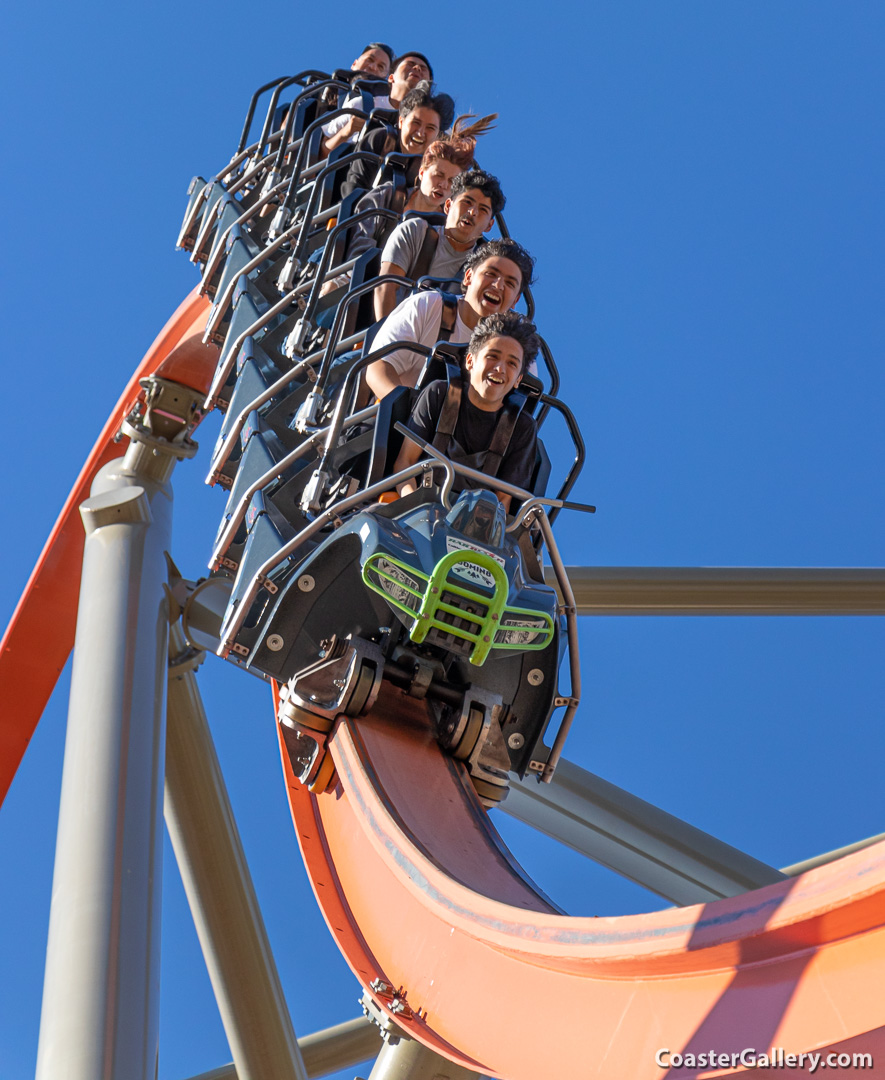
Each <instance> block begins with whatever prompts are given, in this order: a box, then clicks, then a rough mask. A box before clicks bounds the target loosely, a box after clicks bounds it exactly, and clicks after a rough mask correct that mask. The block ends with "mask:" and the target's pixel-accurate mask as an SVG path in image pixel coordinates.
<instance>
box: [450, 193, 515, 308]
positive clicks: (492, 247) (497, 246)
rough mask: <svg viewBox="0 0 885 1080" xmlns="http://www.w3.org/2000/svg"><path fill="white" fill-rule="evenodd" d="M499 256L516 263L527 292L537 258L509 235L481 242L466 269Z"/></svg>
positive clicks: (469, 259) (468, 260) (469, 257)
mask: <svg viewBox="0 0 885 1080" xmlns="http://www.w3.org/2000/svg"><path fill="white" fill-rule="evenodd" d="M469 175H470V174H469V173H462V174H461V176H469ZM461 176H456V177H455V179H454V180H453V181H452V195H453V196H454V194H455V184H456V183H457V182H458V180H460V179H461ZM492 258H499V259H509V260H510V261H511V262H513V263H516V265H517V266H518V267H519V272H520V274H522V283H521V284H520V286H519V291H520V292H521V293H522V292H525V290H526V289H527V288H528V287H529V285H531V284H532V283H533V282H534V280H535V260H534V258H533V257H532V256H531V255H529V253H528V252H527V251H526V249H525V248H524V247H523V246H522V244H517V242H516V241H515V240H511V239H510V237H509V236H505V237H502V238H501V239H500V240H487V241H486V242H485V243H484V244H480V245H479V246H478V247H475V248H474V249H473V251H471V252H470V254H469V255H468V256H467V259H466V260H465V262H464V269H465V270H474V269H475V268H476V267H477V266H479V264H480V263H484V262H485V261H486V259H492Z"/></svg>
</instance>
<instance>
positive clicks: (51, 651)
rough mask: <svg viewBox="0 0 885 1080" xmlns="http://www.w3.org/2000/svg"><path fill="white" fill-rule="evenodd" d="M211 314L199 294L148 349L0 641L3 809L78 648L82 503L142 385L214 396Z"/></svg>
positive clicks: (114, 453) (117, 450)
mask: <svg viewBox="0 0 885 1080" xmlns="http://www.w3.org/2000/svg"><path fill="white" fill-rule="evenodd" d="M208 312H209V301H208V300H206V299H205V298H204V297H201V296H198V295H197V290H196V289H194V290H193V292H192V293H191V294H190V295H189V296H188V297H187V299H186V300H184V301H183V303H182V304H181V305H180V306H179V308H178V310H177V311H176V312H175V314H174V315H173V316H172V318H171V319H170V320H169V321H168V322H167V323H166V325H165V326H164V327H163V329H162V330H161V331H160V333H159V335H158V336H157V339H156V341H154V343H153V345H151V347H150V349H148V351H147V353H146V354H145V356H144V359H143V360H142V362H141V363H140V364H139V366H138V367H137V368H136V370H135V372H134V373H133V375H132V378H131V379H130V380H129V384H128V385H127V387H126V389H125V390H124V391H123V394H122V396H121V397H120V400H119V401H118V402H117V404H116V406H115V407H114V410H113V412H112V413H111V415H110V416H109V417H108V422H107V423H106V424H105V426H104V428H103V430H102V432H101V434H100V435H99V437H98V440H97V441H96V443H95V446H94V447H93V448H92V453H91V454H90V455H89V457H88V458H87V459H86V463H85V464H84V466H83V468H82V470H81V471H80V475H79V476H78V477H77V482H76V483H75V484H74V486H73V488H72V489H71V493H70V495H68V498H67V500H66V502H65V504H64V507H63V508H62V511H61V513H60V514H59V516H58V520H57V521H56V523H55V527H54V528H53V530H52V532H51V533H50V534H49V539H48V540H47V541H46V544H45V546H44V548H43V551H42V553H41V555H40V558H39V559H38V560H37V565H36V566H35V567H34V570H33V572H32V573H31V577H30V579H29V581H28V583H27V585H26V586H25V591H24V592H23V593H22V597H21V600H19V602H18V606H17V607H16V609H15V612H14V613H13V616H12V619H11V621H10V623H9V626H8V627H7V628H6V633H5V634H4V635H3V640H2V641H0V698H2V701H3V719H2V721H0V803H2V802H3V800H4V799H5V798H6V792H7V791H8V790H9V785H10V784H11V783H12V779H13V777H14V776H15V774H16V771H17V770H18V767H19V764H20V763H21V759H22V757H23V756H24V753H25V750H26V749H27V747H28V743H29V742H30V741H31V736H32V735H33V734H34V730H35V728H36V727H37V722H38V721H39V719H40V717H41V716H42V715H43V710H44V709H45V708H46V702H47V701H48V700H49V697H50V695H51V693H52V691H53V689H54V687H55V684H56V681H57V680H58V677H59V675H60V674H61V670H62V668H63V667H64V666H65V664H66V663H67V659H68V656H69V655H70V652H71V649H72V648H73V647H74V631H75V629H76V625H77V601H78V599H79V596H80V566H81V563H82V561H83V544H84V541H85V533H84V532H83V525H82V523H81V521H80V514H79V511H78V508H79V506H80V503H81V502H82V501H83V500H84V499H85V498H86V497H87V496H88V495H89V489H90V487H91V485H92V481H93V479H94V477H95V474H96V473H97V472H98V470H99V469H100V468H101V467H102V466H103V465H105V464H107V462H109V461H112V460H113V459H114V458H116V457H120V455H121V454H122V452H123V450H124V449H125V447H121V446H120V445H118V444H117V443H115V442H114V436H115V435H116V434H117V432H118V431H119V430H120V423H121V422H122V420H123V418H124V417H125V416H126V414H127V413H128V412H129V410H130V409H131V408H132V406H133V404H134V403H135V401H136V399H137V397H138V394H139V391H140V389H141V388H140V387H139V385H138V380H139V379H143V378H144V377H145V376H147V375H155V374H156V375H161V376H162V377H163V378H166V379H170V380H171V381H173V382H180V383H182V384H183V385H184V386H189V387H192V388H193V389H195V390H203V391H206V390H208V388H209V382H210V380H211V378H212V374H213V373H214V371H215V364H216V362H217V359H218V350H217V349H216V348H215V347H214V346H206V345H203V343H202V331H203V327H204V326H205V324H206V318H207V316H208Z"/></svg>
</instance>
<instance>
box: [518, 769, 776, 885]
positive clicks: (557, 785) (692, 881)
mask: <svg viewBox="0 0 885 1080" xmlns="http://www.w3.org/2000/svg"><path fill="white" fill-rule="evenodd" d="M500 809H501V810H503V811H504V813H506V814H510V815H511V816H512V817H515V818H517V819H518V820H519V821H524V822H525V823H526V824H528V825H531V826H533V827H534V828H536V829H538V830H540V831H541V832H543V833H546V834H547V836H552V837H553V838H554V839H555V840H559V841H560V842H561V843H563V844H567V845H568V847H570V848H574V850H575V851H579V852H580V853H581V854H582V855H587V856H589V858H591V859H594V860H595V861H596V862H598V863H601V864H602V865H603V866H607V867H608V868H609V869H610V870H614V871H615V873H617V874H621V875H622V876H623V877H626V878H629V879H630V880H631V881H635V882H636V883H637V885H642V886H643V887H644V888H646V889H650V890H651V891H652V892H654V893H657V894H658V895H659V896H663V897H665V898H666V899H667V900H670V901H671V902H672V903H674V904H697V903H705V902H707V901H709V900H719V899H721V898H722V897H724V896H737V895H738V894H739V893H743V892H748V891H749V890H750V889H758V888H761V887H762V886H763V885H769V884H771V883H772V882H775V881H782V880H783V879H784V877H785V876H786V875H785V874H783V873H781V871H780V870H775V869H774V867H771V866H767V865H766V864H765V863H763V862H760V861H759V860H758V859H754V858H753V857H752V856H750V855H746V854H745V853H744V852H742V851H739V850H738V849H737V848H733V847H732V846H731V845H730V844H725V843H723V842H722V841H721V840H717V839H716V837H714V836H710V835H709V834H708V833H705V832H702V831H701V830H700V829H696V828H695V827H694V826H693V825H689V824H688V823H687V822H685V821H681V820H680V819H679V818H677V817H674V816H673V815H672V814H668V813H667V812H666V811H664V810H661V809H659V808H658V807H656V806H653V805H652V804H651V803H648V802H645V800H644V799H639V798H637V797H636V796H635V795H631V794H630V792H629V791H624V790H623V788H619V787H617V786H616V785H615V784H610V783H609V782H608V781H607V780H603V779H602V778H601V777H599V776H595V775H594V774H593V773H591V772H587V771H586V769H582V768H580V767H579V766H578V765H574V764H573V763H572V762H570V761H560V763H559V766H558V768H557V770H556V772H555V774H554V776H553V781H552V782H551V783H550V784H539V783H538V782H537V780H536V779H535V778H534V777H533V776H529V777H526V779H525V780H516V779H515V778H514V779H512V780H511V784H510V794H509V795H508V797H507V801H506V802H505V803H502V804H501V807H500Z"/></svg>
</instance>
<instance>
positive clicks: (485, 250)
mask: <svg viewBox="0 0 885 1080" xmlns="http://www.w3.org/2000/svg"><path fill="white" fill-rule="evenodd" d="M534 268H535V260H534V259H533V258H532V256H531V255H529V253H528V252H527V251H526V250H525V248H524V247H522V245H520V244H518V243H517V242H516V241H515V240H511V239H509V238H506V239H503V240H490V241H488V242H487V243H485V244H482V245H481V246H480V247H478V248H476V249H475V250H474V251H473V252H471V254H470V255H469V256H468V258H467V261H466V263H465V264H464V277H463V281H462V285H461V288H462V292H463V295H462V296H461V297H460V298H457V299H456V298H455V297H453V296H449V295H448V294H445V293H442V292H440V291H439V290H437V289H426V290H422V291H420V292H417V293H415V294H414V295H413V296H409V297H407V298H406V299H405V300H403V302H402V303H401V304H399V305H398V306H397V307H396V308H394V310H393V311H392V312H391V313H390V315H388V316H387V318H386V319H385V320H384V324H383V325H382V326H381V328H380V329H379V331H378V333H377V334H376V335H375V339H374V341H373V342H372V348H373V349H380V348H382V346H384V345H389V344H391V343H392V342H394V341H403V342H409V341H413V342H415V343H417V344H419V345H427V346H429V347H432V346H433V345H435V344H436V343H437V341H439V340H441V339H446V340H448V341H451V342H452V344H453V345H463V344H465V343H466V342H467V341H469V340H470V334H471V332H472V331H473V330H474V329H475V327H476V324H477V323H478V322H479V320H480V319H481V318H484V317H485V316H486V315H496V314H499V313H501V312H504V311H509V309H510V308H512V307H513V305H514V304H515V303H516V302H517V300H518V299H519V297H520V294H521V293H522V292H523V290H524V289H526V288H527V287H528V286H529V285H531V283H532V277H533V273H534ZM423 366H424V358H423V357H422V356H420V355H419V354H418V353H415V352H413V351H412V350H411V349H399V350H397V351H395V352H392V353H390V355H388V356H386V357H384V359H383V360H376V361H375V362H374V363H373V364H370V365H369V366H368V368H366V382H367V383H368V385H369V388H370V389H371V390H372V392H373V393H374V394H375V396H376V397H378V398H382V397H384V395H385V394H389V393H390V391H391V390H393V389H394V387H397V386H415V384H416V383H417V382H418V376H419V375H420V374H421V369H422V368H423Z"/></svg>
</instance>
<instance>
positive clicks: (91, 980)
mask: <svg viewBox="0 0 885 1080" xmlns="http://www.w3.org/2000/svg"><path fill="white" fill-rule="evenodd" d="M146 389H147V391H148V392H147V395H146V399H145V403H144V404H143V405H142V406H141V407H140V408H139V409H138V410H137V412H136V413H133V415H132V416H131V417H130V421H131V422H129V421H127V422H126V423H125V424H124V430H125V431H126V433H127V434H129V435H130V437H131V439H132V441H131V442H130V445H129V448H128V450H127V451H126V454H125V456H124V457H123V458H122V459H118V460H116V461H113V462H110V463H109V464H108V465H106V466H105V467H104V468H103V469H102V470H101V472H100V473H99V474H98V476H97V477H96V479H95V482H94V484H93V486H92V495H91V497H90V498H89V499H87V500H86V501H85V502H84V503H83V505H82V507H81V515H82V518H83V521H84V524H85V527H86V543H85V550H84V554H83V570H82V577H81V586H80V607H79V613H78V619H77V635H76V643H75V647H74V664H73V673H72V676H71V694H70V705H69V710H68V727H67V738H66V743H65V760H64V773H63V778H62V789H61V805H60V808H59V824H58V836H57V843H56V853H55V869H54V874H53V882H52V905H51V910H50V919H49V940H48V944H47V950H46V973H45V980H44V986H43V1008H42V1014H41V1020H40V1041H39V1047H38V1056H37V1073H36V1075H37V1078H38V1080H58V1077H62V1076H63V1077H64V1078H65V1080H99V1078H100V1080H154V1077H155V1076H156V1069H157V1050H158V1016H159V993H158V990H159V958H160V953H159V942H160V923H159V911H160V888H161V884H162V828H163V821H162V808H163V786H162V785H163V763H164V754H165V702H166V665H167V647H168V629H169V612H168V604H167V599H166V588H165V586H166V577H167V567H166V559H165V552H166V550H167V549H168V547H169V543H170V537H171V526H172V489H171V486H170V484H169V478H170V476H171V473H172V469H173V467H174V465H175V461H176V459H177V458H180V457H189V456H191V454H192V453H193V451H194V450H195V449H196V444H194V443H190V442H189V441H188V439H187V433H188V432H189V430H190V428H191V427H192V426H193V423H194V422H195V416H196V411H195V410H196V403H197V402H196V398H195V396H194V394H193V393H192V392H191V391H186V390H185V389H184V388H182V387H178V386H176V385H175V384H171V383H164V382H163V381H162V380H152V381H151V383H150V384H149V385H148V386H147V387H146ZM160 399H161V404H162V411H161V412H160V414H159V417H158V423H157V424H156V426H153V425H152V420H151V406H150V402H151V401H154V400H160Z"/></svg>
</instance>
